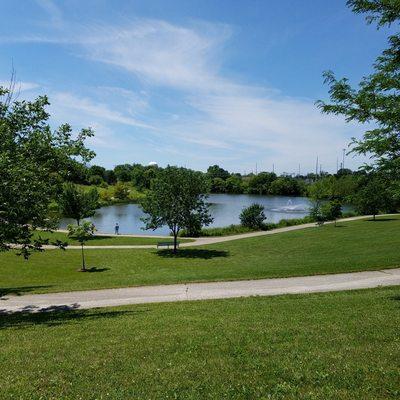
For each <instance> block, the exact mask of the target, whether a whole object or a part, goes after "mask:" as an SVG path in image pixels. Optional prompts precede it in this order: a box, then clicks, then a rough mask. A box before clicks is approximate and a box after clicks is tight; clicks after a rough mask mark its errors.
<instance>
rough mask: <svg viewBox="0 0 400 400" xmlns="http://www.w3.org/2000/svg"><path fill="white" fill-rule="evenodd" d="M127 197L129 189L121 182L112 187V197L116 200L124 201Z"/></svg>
mask: <svg viewBox="0 0 400 400" xmlns="http://www.w3.org/2000/svg"><path fill="white" fill-rule="evenodd" d="M128 196H129V189H128V188H127V186H126V185H124V184H123V183H122V182H118V183H117V184H116V185H115V186H114V197H115V198H116V199H118V200H126V199H127V198H128Z"/></svg>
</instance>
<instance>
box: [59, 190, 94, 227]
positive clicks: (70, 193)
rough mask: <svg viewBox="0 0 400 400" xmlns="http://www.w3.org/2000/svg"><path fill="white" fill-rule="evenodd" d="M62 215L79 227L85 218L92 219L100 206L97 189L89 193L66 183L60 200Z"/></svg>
mask: <svg viewBox="0 0 400 400" xmlns="http://www.w3.org/2000/svg"><path fill="white" fill-rule="evenodd" d="M59 206H60V211H61V214H62V215H63V216H64V217H66V218H73V219H74V220H76V223H77V224H78V225H79V224H80V221H81V220H82V219H83V218H88V217H92V216H93V215H94V214H95V212H96V208H98V206H99V193H98V191H97V189H96V188H92V189H90V190H89V191H85V190H84V189H82V188H80V187H78V186H77V185H75V184H73V183H70V182H68V183H65V184H64V190H63V192H62V194H61V196H60V199H59Z"/></svg>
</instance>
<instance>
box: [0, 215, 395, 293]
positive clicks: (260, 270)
mask: <svg viewBox="0 0 400 400" xmlns="http://www.w3.org/2000/svg"><path fill="white" fill-rule="evenodd" d="M399 248H400V219H399V218H390V219H382V220H378V221H376V222H373V221H366V220H363V221H353V222H346V223H341V224H340V226H338V227H334V226H333V225H329V226H328V225H327V226H323V227H321V228H309V229H304V230H299V231H295V232H288V233H280V234H276V235H271V236H263V237H255V238H249V239H244V240H236V241H231V242H225V243H220V244H215V245H212V246H206V247H196V248H191V249H190V248H188V249H181V250H180V252H179V254H178V256H177V257H175V256H173V255H172V254H171V253H170V252H167V251H161V252H157V251H156V250H155V249H141V250H137V249H135V250H134V249H131V250H111V249H102V250H95V249H87V251H86V256H87V261H88V266H89V267H94V268H96V271H97V272H93V273H81V272H77V269H78V268H79V267H80V262H81V261H80V252H79V251H78V250H66V251H62V250H51V251H46V252H44V253H41V254H35V255H34V256H32V258H31V259H30V260H29V261H25V260H23V259H22V258H20V257H17V256H15V254H12V253H3V254H0V277H1V278H0V288H1V292H2V293H10V292H14V293H15V292H17V293H18V292H19V293H26V292H49V291H65V290H80V289H93V288H107V287H123V286H134V285H150V284H167V283H176V282H191V281H216V280H234V279H252V278H254V279H258V278H272V277H287V276H300V275H312V274H327V273H337V272H349V271H360V270H374V269H381V268H391V267H398V266H400V252H399Z"/></svg>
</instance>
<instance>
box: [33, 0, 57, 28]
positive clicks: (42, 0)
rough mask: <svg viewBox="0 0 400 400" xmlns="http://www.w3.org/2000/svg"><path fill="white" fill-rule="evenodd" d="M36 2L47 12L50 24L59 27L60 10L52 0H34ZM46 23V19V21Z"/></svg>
mask: <svg viewBox="0 0 400 400" xmlns="http://www.w3.org/2000/svg"><path fill="white" fill-rule="evenodd" d="M36 3H37V4H38V5H39V6H40V7H41V8H42V9H43V10H44V11H45V12H46V13H47V15H48V16H49V20H50V23H51V25H52V26H53V27H54V28H61V26H62V25H63V18H62V13H61V10H60V9H59V8H58V6H57V5H56V4H55V3H54V1H52V0H36ZM47 23H48V21H47Z"/></svg>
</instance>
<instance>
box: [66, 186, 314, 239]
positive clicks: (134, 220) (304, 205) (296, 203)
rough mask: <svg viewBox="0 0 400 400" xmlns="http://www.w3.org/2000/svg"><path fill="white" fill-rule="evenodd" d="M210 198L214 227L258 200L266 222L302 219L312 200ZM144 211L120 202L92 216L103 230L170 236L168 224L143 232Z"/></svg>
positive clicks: (239, 196)
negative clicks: (262, 208) (263, 208)
mask: <svg viewBox="0 0 400 400" xmlns="http://www.w3.org/2000/svg"><path fill="white" fill-rule="evenodd" d="M208 201H209V202H210V203H211V207H210V210H211V214H212V216H213V217H214V222H213V223H212V225H210V226H213V227H222V226H227V225H230V224H239V222H240V221H239V215H240V213H241V211H242V209H243V208H244V207H247V206H249V205H251V204H252V203H259V204H262V205H263V206H264V207H265V215H266V217H267V220H266V221H267V222H278V221H279V220H281V219H290V218H302V217H304V216H306V215H307V214H308V210H309V207H310V200H309V199H307V198H306V197H287V196H260V195H248V194H212V195H210V196H209V198H208ZM143 216H144V214H143V212H142V210H141V208H140V206H139V205H137V204H118V205H114V206H108V207H102V208H100V209H98V210H97V211H96V215H95V216H94V217H92V218H88V219H90V220H91V221H92V222H93V223H94V224H95V225H96V228H97V230H98V231H99V232H101V233H114V226H115V223H116V222H118V223H119V226H120V230H119V232H120V233H121V234H124V233H125V234H148V235H152V234H153V235H168V234H169V230H168V228H167V227H163V228H161V229H157V230H156V231H151V230H149V231H144V230H143V229H141V228H142V227H143V222H142V221H141V220H140V218H141V217H143ZM69 223H74V221H73V220H69V219H63V220H61V223H60V228H65V227H66V226H67V225H68V224H69Z"/></svg>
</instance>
